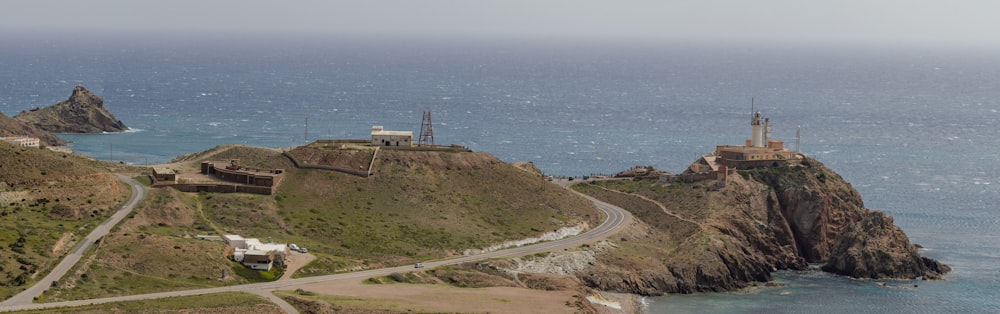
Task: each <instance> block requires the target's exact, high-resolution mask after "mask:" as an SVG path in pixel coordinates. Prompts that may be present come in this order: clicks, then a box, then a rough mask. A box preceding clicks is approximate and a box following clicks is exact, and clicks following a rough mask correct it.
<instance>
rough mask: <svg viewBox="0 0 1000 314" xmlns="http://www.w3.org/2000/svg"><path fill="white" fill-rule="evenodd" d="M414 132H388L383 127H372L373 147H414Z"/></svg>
mask: <svg viewBox="0 0 1000 314" xmlns="http://www.w3.org/2000/svg"><path fill="white" fill-rule="evenodd" d="M412 145H413V131H386V130H384V129H383V128H382V126H381V125H375V126H372V146H407V147H409V146H412Z"/></svg>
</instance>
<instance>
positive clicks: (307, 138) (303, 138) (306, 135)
mask: <svg viewBox="0 0 1000 314" xmlns="http://www.w3.org/2000/svg"><path fill="white" fill-rule="evenodd" d="M302 141H304V142H306V143H309V117H306V132H305V135H304V136H303V137H302Z"/></svg>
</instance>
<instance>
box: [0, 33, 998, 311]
mask: <svg viewBox="0 0 1000 314" xmlns="http://www.w3.org/2000/svg"><path fill="white" fill-rule="evenodd" d="M0 37H2V38H0V39H2V42H3V43H4V49H0V68H2V69H4V70H3V71H0V111H2V112H3V113H4V114H7V115H8V116H13V115H15V114H17V113H18V112H20V111H22V110H29V109H31V108H34V107H39V106H46V105H49V104H53V103H55V102H58V101H61V100H64V99H66V98H67V97H68V96H69V94H70V92H71V91H72V88H73V87H74V86H75V85H82V86H84V87H86V88H88V89H90V90H91V91H93V92H94V93H96V94H97V95H99V96H101V97H103V98H104V100H105V106H106V107H107V108H108V109H109V110H110V111H111V112H112V113H114V114H115V115H116V116H117V117H118V118H119V119H121V120H123V121H124V122H125V124H126V125H128V126H130V127H131V128H132V129H133V130H132V131H130V132H126V133H121V134H99V135H64V137H65V138H67V139H70V140H72V141H74V142H75V143H74V144H73V146H72V148H73V149H74V150H76V151H77V152H81V153H85V154H88V155H90V156H93V157H95V158H98V159H102V160H115V161H123V162H128V163H134V164H152V163H160V162H165V161H167V160H169V159H171V158H173V157H175V156H177V155H181V154H187V153H193V152H198V151H202V150H205V149H208V148H211V147H213V146H215V145H219V144H227V143H239V144H246V145H258V146H268V147H289V146H293V145H299V144H302V143H305V142H308V141H313V140H315V139H318V138H329V137H334V138H366V137H368V133H369V131H370V128H371V126H372V125H384V126H385V127H386V129H390V130H412V131H414V132H415V133H416V132H417V131H419V129H420V122H421V114H422V112H423V111H425V110H430V111H431V112H432V116H433V122H434V132H435V134H434V135H435V140H436V142H437V143H438V144H459V145H464V146H467V147H469V148H471V149H473V150H476V151H488V152H491V153H493V154H494V155H496V156H498V157H499V158H501V159H503V160H505V161H532V162H534V163H535V164H536V165H537V166H538V167H539V168H541V169H542V170H543V171H545V172H547V173H549V174H554V175H585V174H591V173H614V172H617V171H620V170H624V169H626V168H629V167H633V166H646V165H653V166H655V167H657V168H661V169H666V170H668V171H675V172H679V171H682V170H683V169H684V168H685V167H686V165H687V164H688V163H690V162H691V161H693V160H695V159H696V158H698V156H700V155H702V154H705V153H708V152H710V151H711V150H712V149H713V148H714V146H715V145H716V144H740V143H742V142H743V141H744V139H746V138H747V137H748V136H749V126H748V125H747V124H748V121H749V112H750V99H751V97H753V98H754V99H756V100H757V103H758V106H759V108H760V109H761V111H762V112H763V113H764V115H766V116H768V117H769V118H770V119H771V121H772V123H773V124H774V132H773V134H774V137H775V138H777V139H783V140H785V142H786V145H788V146H789V147H795V140H794V137H795V131H796V127H801V130H802V140H801V150H802V151H803V152H805V153H806V154H809V155H811V156H813V157H815V158H817V159H819V160H820V161H822V162H824V163H825V164H827V165H828V166H830V167H832V168H833V169H834V170H835V171H837V172H839V173H840V174H841V175H843V176H844V177H845V178H846V179H847V180H848V181H849V182H852V183H853V185H854V186H855V187H856V188H857V189H858V190H859V191H860V192H861V194H862V195H863V196H864V199H865V202H866V205H867V207H869V208H872V209H878V210H883V211H885V212H887V213H888V214H890V215H892V216H893V217H894V218H895V222H896V224H898V225H899V226H901V227H902V228H903V229H904V230H905V231H906V233H907V234H908V235H909V236H910V239H911V241H912V242H914V243H919V244H921V245H923V246H925V247H926V248H927V249H926V250H924V251H923V254H924V255H926V256H929V257H932V258H936V259H939V260H941V261H943V262H944V263H946V264H949V265H951V266H952V267H953V268H954V272H953V273H951V274H949V275H947V276H946V280H943V281H931V282H923V281H915V282H909V281H904V282H887V286H882V285H880V283H883V282H877V281H858V280H851V279H846V278H843V277H837V276H832V275H829V274H825V273H822V272H818V271H812V272H779V273H777V274H776V278H777V281H778V282H779V283H781V286H780V287H776V288H760V289H754V290H749V291H744V292H740V293H699V294H692V295H671V296H664V297H655V298H647V299H646V300H645V301H646V302H647V303H648V310H649V311H650V312H652V313H683V312H764V311H768V312H807V311H808V312H858V313H867V312H878V313H912V312H923V313H941V312H1000V298H997V296H998V293H997V290H998V288H1000V231H998V230H1000V208H998V207H1000V205H998V200H1000V167H997V166H996V161H997V156H998V153H1000V134H998V133H1000V128H998V123H997V122H998V118H1000V112H998V111H1000V54H998V53H997V51H963V50H961V49H945V48H931V47H892V48H887V47H837V46H828V47H821V46H804V45H778V46H774V45H771V46H767V47H759V46H754V45H740V44H735V43H734V44H718V43H699V42H661V43H643V42H594V43H589V42H560V41H550V42H541V41H526V40H461V39H450V40H444V39H428V38H424V39H414V38H409V39H400V38H395V39H393V38H382V39H370V38H368V39H364V38H347V37H337V38H327V37H282V38H266V37H253V36H243V37H235V38H234V37H218V36H216V37H211V36H206V37H200V38H181V37H171V36H162V34H161V35H160V36H146V37H143V36H110V35H100V34H98V35H93V36H88V37H80V36H60V35H58V34H42V35H38V34H33V35H23V34H21V35H19V34H0ZM307 120H308V128H307V127H306V123H307ZM914 286H916V287H914Z"/></svg>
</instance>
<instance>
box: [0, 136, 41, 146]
mask: <svg viewBox="0 0 1000 314" xmlns="http://www.w3.org/2000/svg"><path fill="white" fill-rule="evenodd" d="M3 141H4V142H7V143H11V144H13V145H17V146H20V147H34V148H38V147H39V143H40V140H39V139H38V138H36V137H26V136H14V137H4V138H3Z"/></svg>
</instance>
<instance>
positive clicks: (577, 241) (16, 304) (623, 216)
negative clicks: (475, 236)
mask: <svg viewBox="0 0 1000 314" xmlns="http://www.w3.org/2000/svg"><path fill="white" fill-rule="evenodd" d="M119 178H121V179H122V181H125V182H126V183H128V184H129V185H132V187H133V188H132V199H130V200H129V201H128V203H126V205H125V206H123V207H122V209H121V210H119V212H118V213H116V214H115V215H114V216H112V218H111V219H109V220H108V221H105V222H104V223H102V224H101V226H100V227H98V229H104V231H103V233H100V232H99V230H96V229H95V230H94V232H92V233H91V235H89V236H87V238H85V239H84V241H82V243H81V244H80V246H78V247H77V248H75V249H73V252H72V253H71V254H70V255H71V256H67V257H66V259H64V260H63V261H62V262H60V263H59V266H57V269H58V268H60V267H63V266H64V264H65V270H62V272H61V273H58V274H57V272H56V271H53V272H52V273H51V274H49V275H48V276H46V277H45V279H43V280H42V281H41V282H40V283H39V284H36V285H35V286H33V287H31V288H30V289H28V290H25V291H24V292H22V293H21V294H18V295H17V296H15V297H14V298H11V299H9V300H7V301H5V302H3V303H0V311H4V312H5V311H17V310H37V309H46V308H55V307H68V306H82V305H88V304H100V303H109V302H123V301H138V300H150V299H160V298H169V297H179V296H193V295H202V294H210V293H219V292H234V291H236V292H247V293H254V294H258V295H263V296H266V297H268V298H269V299H271V300H272V301H273V302H275V303H276V304H278V305H279V306H281V307H282V309H284V310H285V311H286V312H289V313H297V311H296V310H295V309H294V308H291V307H290V306H289V305H288V303H287V302H284V300H282V299H280V298H278V297H275V296H273V295H272V294H270V293H268V291H273V290H278V289H281V288H285V287H291V286H296V285H302V284H311V283H323V282H331V281H337V280H359V279H364V278H369V277H377V276H386V275H389V274H391V273H395V272H399V273H402V272H408V271H412V270H413V266H412V265H406V266H398V267H390V268H380V269H371V270H365V271H358V272H351V273H343V274H335V275H325V276H316V277H307V278H297V279H289V280H280V281H272V282H265V283H255V284H246V285H237V286H226V287H215V288H204V289H193V290H179V291H168V292H159V293H149V294H137V295H127V296H120V297H110V298H100V299H87V300H75V301H63V302H52V303H32V298H34V297H35V296H38V294H40V293H41V292H42V291H44V290H45V288H47V285H45V284H43V283H51V281H52V280H58V278H61V277H62V276H63V274H65V273H66V271H67V270H69V268H70V267H72V265H73V264H75V263H76V262H77V261H78V260H79V259H80V256H82V254H83V252H85V251H86V250H87V248H89V247H90V245H91V244H93V242H94V241H93V239H98V238H100V237H101V236H103V235H105V234H107V230H110V228H111V227H112V226H114V225H116V224H117V223H118V222H119V221H121V218H123V217H124V216H125V215H127V213H128V212H130V211H131V210H132V209H133V208H134V207H135V205H136V204H138V203H139V201H141V200H142V198H143V197H145V188H144V187H142V186H141V185H139V184H138V183H137V182H135V181H134V180H131V179H128V178H126V177H123V176H121V175H119ZM554 183H556V184H559V185H560V186H563V187H566V188H568V185H569V184H570V183H572V182H565V181H561V180H560V181H557V182H554ZM569 190H570V191H573V190H572V189H569ZM137 191H141V192H137ZM573 192H574V193H576V194H578V195H580V196H582V197H584V198H587V199H588V200H590V201H591V202H593V203H594V205H596V206H597V208H598V209H600V210H601V211H602V212H604V213H605V215H606V218H605V220H604V222H602V223H601V224H600V225H598V226H597V227H595V228H593V229H590V230H588V231H587V232H584V233H582V234H579V235H576V236H573V237H567V238H563V239H560V240H555V241H548V242H541V243H537V244H533V245H527V246H521V247H515V248H509V249H504V250H497V251H493V252H488V253H482V254H477V255H469V256H462V257H457V258H452V259H446V260H439V261H428V262H424V263H423V264H424V266H425V267H427V268H433V267H439V266H446V265H455V264H462V263H470V262H477V261H483V260H489V259H496V258H512V257H518V256H524V255H530V254H535V253H542V252H552V251H559V250H563V249H567V248H572V247H577V246H580V245H582V244H586V243H592V242H594V241H598V240H601V239H604V238H607V237H609V236H611V235H613V234H615V233H617V232H618V231H620V230H621V229H622V228H624V227H625V226H627V225H628V223H629V222H630V221H631V219H632V216H631V215H630V214H629V213H628V212H627V211H625V210H624V209H622V208H620V207H617V206H614V205H611V204H608V203H605V202H602V201H599V200H597V199H595V198H592V197H590V196H586V195H583V194H581V193H579V192H576V191H573ZM119 215H120V216H121V217H118V216H119ZM115 217H118V218H117V220H116V219H115ZM105 227H106V228H105ZM95 236H96V237H95ZM74 254H76V255H77V256H76V257H75V258H73V257H72V256H73V255H74ZM71 259H72V260H71ZM269 295H270V296H269Z"/></svg>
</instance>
